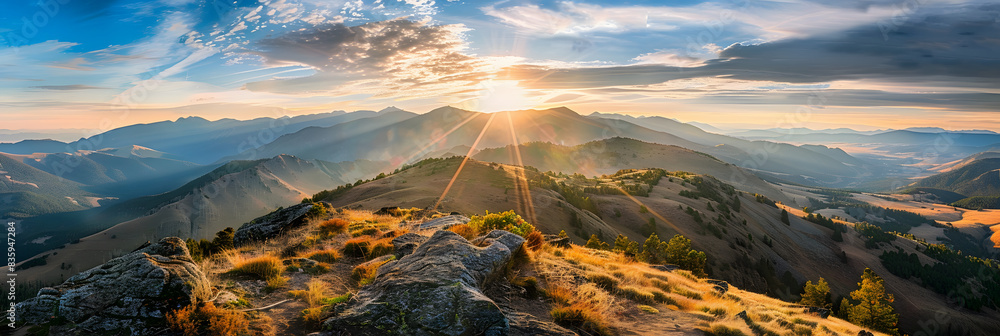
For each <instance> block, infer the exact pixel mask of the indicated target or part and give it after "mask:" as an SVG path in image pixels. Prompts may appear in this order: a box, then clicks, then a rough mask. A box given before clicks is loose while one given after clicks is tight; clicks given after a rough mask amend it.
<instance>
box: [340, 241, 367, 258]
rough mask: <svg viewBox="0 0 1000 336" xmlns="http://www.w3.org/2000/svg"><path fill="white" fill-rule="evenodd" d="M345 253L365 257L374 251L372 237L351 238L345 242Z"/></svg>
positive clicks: (355, 256) (350, 255) (349, 255)
mask: <svg viewBox="0 0 1000 336" xmlns="http://www.w3.org/2000/svg"><path fill="white" fill-rule="evenodd" d="M343 250H344V255H346V256H348V257H354V258H364V257H367V256H368V255H370V254H371V252H372V238H371V237H357V238H351V239H350V240H348V241H346V242H344V249H343Z"/></svg>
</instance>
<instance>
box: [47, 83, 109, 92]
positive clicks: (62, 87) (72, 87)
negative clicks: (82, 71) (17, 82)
mask: <svg viewBox="0 0 1000 336" xmlns="http://www.w3.org/2000/svg"><path fill="white" fill-rule="evenodd" d="M32 88H36V89H42V90H55V91H75V90H109V89H110V88H106V87H100V86H93V85H83V84H71V85H39V86H32Z"/></svg>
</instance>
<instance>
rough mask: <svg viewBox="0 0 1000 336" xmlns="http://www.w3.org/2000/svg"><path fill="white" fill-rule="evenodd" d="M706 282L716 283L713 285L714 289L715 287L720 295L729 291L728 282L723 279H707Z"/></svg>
mask: <svg viewBox="0 0 1000 336" xmlns="http://www.w3.org/2000/svg"><path fill="white" fill-rule="evenodd" d="M705 282H707V283H710V284H713V285H715V286H713V287H712V289H714V290H715V291H716V292H717V293H719V295H723V294H726V292H728V291H729V283H728V282H725V281H722V280H712V279H708V280H705Z"/></svg>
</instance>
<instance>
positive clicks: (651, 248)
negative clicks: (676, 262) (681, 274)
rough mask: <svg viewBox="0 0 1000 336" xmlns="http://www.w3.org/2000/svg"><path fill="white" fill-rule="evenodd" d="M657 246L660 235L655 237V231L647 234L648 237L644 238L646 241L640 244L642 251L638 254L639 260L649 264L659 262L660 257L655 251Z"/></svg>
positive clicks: (658, 245)
mask: <svg viewBox="0 0 1000 336" xmlns="http://www.w3.org/2000/svg"><path fill="white" fill-rule="evenodd" d="M659 247H660V237H657V236H656V234H655V233H654V234H651V235H649V238H646V242H645V243H643V244H642V253H641V254H640V255H639V260H641V261H645V262H647V263H651V264H654V263H659V262H660V260H659V259H660V258H659V253H658V251H657V249H659Z"/></svg>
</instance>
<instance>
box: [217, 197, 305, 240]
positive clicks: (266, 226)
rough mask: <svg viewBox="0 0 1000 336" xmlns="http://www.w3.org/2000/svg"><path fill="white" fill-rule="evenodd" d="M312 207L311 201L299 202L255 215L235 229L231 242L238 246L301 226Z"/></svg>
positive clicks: (269, 237) (272, 236) (275, 235)
mask: <svg viewBox="0 0 1000 336" xmlns="http://www.w3.org/2000/svg"><path fill="white" fill-rule="evenodd" d="M312 207H313V205H312V204H311V203H301V204H296V205H293V206H290V207H287V208H282V209H280V210H275V211H272V212H271V213H269V214H266V215H264V216H261V217H257V218H256V219H254V220H252V221H250V222H249V223H246V224H243V225H241V226H240V228H239V229H236V235H235V236H233V244H234V245H236V246H240V245H246V244H248V243H252V242H258V241H264V240H267V239H271V238H274V237H277V236H278V235H280V234H282V233H283V232H285V231H287V230H289V229H291V228H295V227H298V226H301V225H303V224H305V223H306V214H307V213H309V210H310V209H312Z"/></svg>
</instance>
